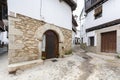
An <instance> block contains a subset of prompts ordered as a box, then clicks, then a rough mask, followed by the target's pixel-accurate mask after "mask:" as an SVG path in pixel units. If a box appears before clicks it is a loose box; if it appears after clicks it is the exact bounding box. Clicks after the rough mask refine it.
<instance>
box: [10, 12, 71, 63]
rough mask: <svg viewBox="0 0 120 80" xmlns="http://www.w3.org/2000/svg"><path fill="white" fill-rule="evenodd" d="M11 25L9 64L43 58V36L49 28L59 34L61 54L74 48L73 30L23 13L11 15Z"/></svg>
mask: <svg viewBox="0 0 120 80" xmlns="http://www.w3.org/2000/svg"><path fill="white" fill-rule="evenodd" d="M9 26H10V28H9V55H8V56H9V64H13V63H20V62H25V61H32V60H38V59H41V43H42V36H43V34H44V33H45V32H46V31H47V30H53V31H55V32H56V33H57V34H58V36H59V54H60V56H62V55H64V54H65V53H66V52H69V51H70V50H71V48H72V30H68V29H64V28H61V27H58V26H56V25H53V24H49V23H46V22H44V21H40V20H36V19H33V18H30V17H27V16H23V15H21V14H16V17H13V16H9Z"/></svg>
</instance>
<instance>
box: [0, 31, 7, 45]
mask: <svg viewBox="0 0 120 80" xmlns="http://www.w3.org/2000/svg"><path fill="white" fill-rule="evenodd" d="M0 40H1V42H4V43H5V44H7V43H8V38H7V31H5V32H1V33H0Z"/></svg>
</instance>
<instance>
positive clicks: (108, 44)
mask: <svg viewBox="0 0 120 80" xmlns="http://www.w3.org/2000/svg"><path fill="white" fill-rule="evenodd" d="M116 43H117V42H116V31H111V32H106V33H102V34H101V52H107V53H115V52H116Z"/></svg>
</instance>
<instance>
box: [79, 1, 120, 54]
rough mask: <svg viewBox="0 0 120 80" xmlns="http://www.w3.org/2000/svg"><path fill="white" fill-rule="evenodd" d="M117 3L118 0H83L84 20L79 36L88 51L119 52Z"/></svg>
mask: <svg viewBox="0 0 120 80" xmlns="http://www.w3.org/2000/svg"><path fill="white" fill-rule="evenodd" d="M119 3H120V1H119V0H86V1H85V10H84V11H85V14H84V15H85V22H84V25H83V26H82V27H83V28H82V30H81V31H82V32H81V33H83V35H82V36H81V38H83V43H86V44H87V46H88V50H89V51H93V52H97V53H99V52H107V53H119V52H120V42H119V41H120V35H119V34H120V20H119V19H120V15H119V14H120V11H119V10H118V9H119V7H120V5H119ZM84 33H85V34H84Z"/></svg>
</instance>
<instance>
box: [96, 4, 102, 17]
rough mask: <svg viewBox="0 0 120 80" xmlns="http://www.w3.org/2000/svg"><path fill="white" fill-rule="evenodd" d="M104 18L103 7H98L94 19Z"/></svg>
mask: <svg viewBox="0 0 120 80" xmlns="http://www.w3.org/2000/svg"><path fill="white" fill-rule="evenodd" d="M101 16H102V5H101V6H98V7H97V8H96V9H95V10H94V17H95V19H97V18H100V17H101Z"/></svg>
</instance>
